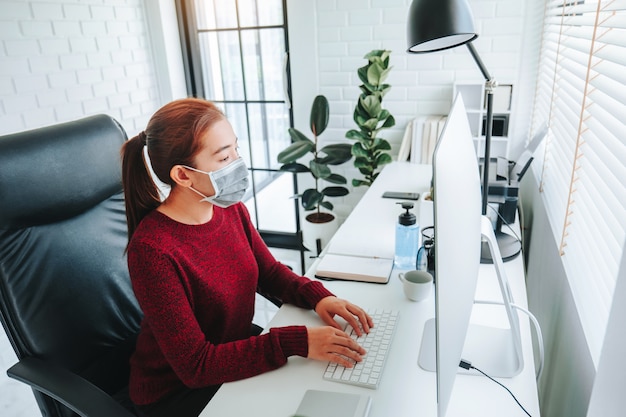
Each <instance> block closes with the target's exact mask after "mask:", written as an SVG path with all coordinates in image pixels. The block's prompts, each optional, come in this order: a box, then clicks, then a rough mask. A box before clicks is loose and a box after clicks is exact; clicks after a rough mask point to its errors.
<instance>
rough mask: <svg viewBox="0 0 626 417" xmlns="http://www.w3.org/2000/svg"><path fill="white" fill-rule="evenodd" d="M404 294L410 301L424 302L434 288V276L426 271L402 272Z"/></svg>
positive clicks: (399, 276)
mask: <svg viewBox="0 0 626 417" xmlns="http://www.w3.org/2000/svg"><path fill="white" fill-rule="evenodd" d="M398 278H400V281H402V286H403V288H404V294H405V295H406V296H407V298H408V299H409V300H412V301H422V300H425V299H426V298H428V296H429V295H430V291H431V288H432V287H433V276H432V275H431V274H429V273H428V272H426V271H417V270H415V271H407V272H400V273H399V274H398Z"/></svg>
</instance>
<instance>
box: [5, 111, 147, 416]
mask: <svg viewBox="0 0 626 417" xmlns="http://www.w3.org/2000/svg"><path fill="white" fill-rule="evenodd" d="M125 139H126V134H125V132H124V130H123V129H122V127H121V126H120V125H119V124H118V123H117V122H116V121H115V120H113V119H112V118H110V117H108V116H104V115H99V116H93V117H88V118H85V119H81V120H77V121H74V122H69V123H64V124H59V125H55V126H51V127H45V128H41V129H36V130H31V131H27V132H23V133H16V134H11V135H7V136H4V137H1V138H0V319H1V320H2V324H3V326H4V329H5V331H6V333H7V335H8V337H9V340H10V342H11V344H12V346H13V348H14V350H15V352H16V354H17V357H18V359H19V362H18V363H17V364H16V365H14V366H13V367H11V368H10V369H9V370H8V371H7V373H8V375H9V376H10V377H12V378H15V379H17V380H20V381H22V382H25V383H27V384H29V385H31V387H32V388H33V392H34V394H35V398H36V400H37V403H38V405H39V408H40V409H41V413H42V415H44V416H74V415H75V414H74V412H76V413H78V414H80V415H82V416H108V417H110V416H131V415H133V414H132V413H131V412H129V411H128V409H129V408H128V407H125V406H122V405H121V404H124V403H126V404H127V405H128V397H127V394H126V395H124V394H125V392H127V384H128V371H129V364H128V358H129V357H130V355H131V353H132V351H133V350H134V347H135V339H136V334H137V331H138V329H139V323H140V320H141V317H142V313H141V310H140V308H139V306H138V304H137V301H136V299H135V296H134V294H133V291H132V288H131V285H130V280H129V277H128V268H127V265H126V257H125V255H124V248H125V246H126V242H127V229H126V218H125V214H124V199H123V194H122V185H121V168H120V147H121V145H122V143H123V142H124V140H125ZM70 410H72V411H70Z"/></svg>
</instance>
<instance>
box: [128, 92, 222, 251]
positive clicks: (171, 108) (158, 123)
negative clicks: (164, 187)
mask: <svg viewBox="0 0 626 417" xmlns="http://www.w3.org/2000/svg"><path fill="white" fill-rule="evenodd" d="M224 118H225V116H224V114H223V113H222V112H221V110H220V109H218V108H217V107H216V106H215V104H213V103H211V102H209V101H206V100H202V99H196V98H186V99H181V100H176V101H172V102H171V103H168V104H166V105H165V106H163V107H161V108H160V109H159V110H157V112H156V113H155V114H154V115H153V116H152V117H151V118H150V121H149V122H148V126H147V127H146V129H145V130H144V131H143V132H140V133H139V134H138V135H137V136H135V137H133V138H131V139H130V140H128V141H126V142H125V143H124V145H123V146H122V150H121V154H122V184H123V186H124V197H125V204H126V222H127V224H128V240H129V241H130V238H131V237H132V235H133V233H134V232H135V229H136V228H137V226H138V225H139V222H141V220H142V219H143V218H144V216H145V215H146V214H148V212H150V211H151V210H154V209H155V208H157V207H158V206H159V205H160V204H161V197H160V193H159V189H158V187H157V185H156V184H155V182H154V181H153V180H152V177H151V174H150V172H149V168H148V166H147V164H150V165H151V166H152V170H153V171H154V173H155V175H156V176H157V178H158V179H159V180H160V181H161V182H163V183H165V184H168V185H169V186H170V187H172V188H173V187H174V186H175V185H176V183H175V182H174V181H173V180H172V179H171V178H170V170H171V169H172V167H173V166H174V165H192V160H193V157H194V156H195V155H196V154H197V153H198V152H199V151H200V150H201V148H200V146H201V143H200V138H201V137H202V136H203V135H204V134H205V133H206V131H207V130H208V129H209V128H210V127H211V126H212V125H213V124H214V123H215V122H217V121H219V120H223V119H224ZM144 145H146V146H147V148H148V157H149V161H145V162H144V158H143V147H144Z"/></svg>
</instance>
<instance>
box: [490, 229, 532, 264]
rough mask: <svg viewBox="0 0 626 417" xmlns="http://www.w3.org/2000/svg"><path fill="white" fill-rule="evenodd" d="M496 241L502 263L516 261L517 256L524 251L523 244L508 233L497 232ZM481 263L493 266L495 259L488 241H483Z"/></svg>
mask: <svg viewBox="0 0 626 417" xmlns="http://www.w3.org/2000/svg"><path fill="white" fill-rule="evenodd" d="M495 234H496V240H497V241H498V248H499V249H500V255H502V261H504V262H507V261H510V260H511V259H515V257H517V255H519V254H520V252H521V251H522V243H521V242H520V241H519V240H518V239H517V238H515V237H514V236H511V235H509V234H507V233H504V232H502V231H500V230H496V231H495ZM480 263H481V264H492V263H493V258H492V256H491V251H490V250H489V245H488V244H487V241H484V240H483V241H482V245H481V248H480Z"/></svg>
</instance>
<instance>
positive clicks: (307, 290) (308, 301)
mask: <svg viewBox="0 0 626 417" xmlns="http://www.w3.org/2000/svg"><path fill="white" fill-rule="evenodd" d="M239 207H240V209H241V215H242V221H243V223H244V227H246V229H247V231H248V236H249V239H250V245H251V247H252V250H253V252H254V256H255V258H256V260H257V264H258V267H259V287H260V289H261V290H262V291H263V292H266V293H268V294H271V295H273V296H275V297H278V298H279V299H281V300H282V301H283V302H284V303H288V304H293V305H295V306H297V307H302V308H306V309H313V308H315V306H316V305H317V303H318V302H319V301H320V300H321V299H322V298H324V297H328V296H332V295H334V294H333V293H332V292H330V291H329V290H328V289H326V288H325V287H324V285H323V284H322V283H321V282H319V281H313V280H310V279H308V278H306V277H303V276H300V275H298V274H296V273H294V272H293V271H292V270H291V269H289V268H288V267H287V266H285V265H284V264H282V263H280V262H278V261H277V260H276V259H275V258H274V256H273V255H272V253H271V252H270V251H269V249H268V247H267V245H266V244H265V242H264V241H263V239H262V238H261V236H260V235H259V233H258V231H257V230H256V228H255V227H254V226H253V225H252V222H251V221H250V216H249V214H248V211H247V209H246V207H245V206H244V205H243V204H240V205H239Z"/></svg>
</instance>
